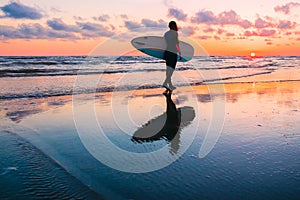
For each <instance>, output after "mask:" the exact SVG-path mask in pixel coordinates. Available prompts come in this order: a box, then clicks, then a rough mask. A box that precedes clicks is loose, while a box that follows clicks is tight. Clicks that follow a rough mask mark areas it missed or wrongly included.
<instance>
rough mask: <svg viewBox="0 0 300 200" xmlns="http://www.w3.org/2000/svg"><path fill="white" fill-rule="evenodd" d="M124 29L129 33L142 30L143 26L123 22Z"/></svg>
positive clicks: (136, 23)
mask: <svg viewBox="0 0 300 200" xmlns="http://www.w3.org/2000/svg"><path fill="white" fill-rule="evenodd" d="M124 23H125V27H126V28H127V29H128V30H130V31H134V30H136V29H139V28H142V27H143V26H142V25H141V24H140V23H138V22H133V21H125V22H124Z"/></svg>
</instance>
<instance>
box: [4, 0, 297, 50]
mask: <svg viewBox="0 0 300 200" xmlns="http://www.w3.org/2000/svg"><path fill="white" fill-rule="evenodd" d="M299 13H300V1H299V0H287V1H286V0H251V1H238V0H226V1H224V0H186V1H182V0H109V1H108V0H105V1H104V0H84V1H83V0H77V1H74V0H51V1H41V0H18V1H15V0H13V1H10V0H1V2H0V56H10V55H24V56H41V55H58V56H60V55H89V54H91V52H93V50H94V49H95V48H96V47H98V48H99V46H100V48H102V49H101V54H103V55H119V54H124V53H126V52H124V51H126V50H128V49H130V48H129V47H128V46H126V45H130V41H131V39H133V37H135V36H136V35H139V36H141V35H153V33H152V32H151V31H152V30H156V32H155V34H157V35H161V36H162V35H163V34H164V32H165V31H167V30H168V27H167V25H168V22H169V21H171V20H175V21H176V22H177V24H178V26H179V38H180V39H182V40H185V39H186V40H189V41H192V43H193V44H196V45H193V46H194V47H195V49H196V54H197V53H198V54H201V53H200V52H201V51H198V50H199V49H200V48H201V49H204V50H205V52H207V54H208V55H225V56H249V55H250V53H252V52H254V53H255V54H256V55H257V56H277V55H282V56H286V55H291V56H292V55H296V56H297V55H298V56H299V55H300V50H299V49H300V48H299V47H300V17H299ZM105 44H106V45H105ZM101 45H102V46H101Z"/></svg>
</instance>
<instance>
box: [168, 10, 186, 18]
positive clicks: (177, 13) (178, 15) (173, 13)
mask: <svg viewBox="0 0 300 200" xmlns="http://www.w3.org/2000/svg"><path fill="white" fill-rule="evenodd" d="M168 16H169V17H174V18H175V19H177V20H179V21H185V20H186V19H187V14H185V13H184V12H183V10H181V9H176V8H169V10H168Z"/></svg>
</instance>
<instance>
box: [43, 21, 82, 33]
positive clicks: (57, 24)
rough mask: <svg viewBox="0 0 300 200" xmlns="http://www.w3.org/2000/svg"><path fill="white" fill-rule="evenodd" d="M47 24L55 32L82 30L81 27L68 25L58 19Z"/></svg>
mask: <svg viewBox="0 0 300 200" xmlns="http://www.w3.org/2000/svg"><path fill="white" fill-rule="evenodd" d="M47 24H48V26H49V27H51V28H52V29H53V30H57V31H67V32H78V31H79V30H80V29H79V27H77V26H74V25H67V24H65V23H64V22H63V21H62V20H61V19H58V18H54V19H52V20H48V21H47Z"/></svg>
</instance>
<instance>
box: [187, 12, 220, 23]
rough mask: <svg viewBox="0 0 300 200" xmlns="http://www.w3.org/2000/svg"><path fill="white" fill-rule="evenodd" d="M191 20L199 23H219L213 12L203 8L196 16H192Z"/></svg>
mask: <svg viewBox="0 0 300 200" xmlns="http://www.w3.org/2000/svg"><path fill="white" fill-rule="evenodd" d="M191 22H193V23H197V24H201V23H203V24H217V22H218V20H217V18H216V17H215V15H214V13H213V12H211V11H206V10H202V11H199V12H197V13H196V16H195V17H192V19H191Z"/></svg>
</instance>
